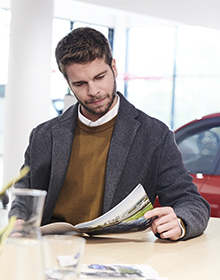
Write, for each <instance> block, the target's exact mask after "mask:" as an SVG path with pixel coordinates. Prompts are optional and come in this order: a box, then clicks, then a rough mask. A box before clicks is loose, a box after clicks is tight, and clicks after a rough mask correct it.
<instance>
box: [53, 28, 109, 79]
mask: <svg viewBox="0 0 220 280" xmlns="http://www.w3.org/2000/svg"><path fill="white" fill-rule="evenodd" d="M55 56H56V61H57V64H58V67H59V70H60V71H61V72H62V73H63V75H64V76H65V77H66V79H68V77H67V75H66V71H65V67H66V66H68V65H70V64H72V63H87V62H91V61H93V60H95V59H96V58H100V59H102V58H103V59H104V60H105V62H106V63H107V64H108V65H109V66H110V67H111V63H112V51H111V47H110V44H109V42H108V40H107V38H106V37H105V36H104V35H103V34H102V33H101V32H99V31H97V30H95V29H93V28H90V27H80V28H77V29H74V30H72V31H71V32H70V33H69V34H67V35H66V36H65V37H64V38H63V39H61V40H60V41H59V43H58V44H57V47H56V50H55Z"/></svg>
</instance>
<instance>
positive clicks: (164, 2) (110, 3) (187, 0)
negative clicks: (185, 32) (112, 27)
mask: <svg viewBox="0 0 220 280" xmlns="http://www.w3.org/2000/svg"><path fill="white" fill-rule="evenodd" d="M77 2H86V3H90V4H95V5H99V6H104V7H109V8H114V9H119V10H123V11H127V12H133V13H138V14H141V15H146V16H152V17H157V18H161V19H167V20H173V21H177V22H183V23H186V24H193V25H202V26H206V27H210V28H216V29H220V0H77Z"/></svg>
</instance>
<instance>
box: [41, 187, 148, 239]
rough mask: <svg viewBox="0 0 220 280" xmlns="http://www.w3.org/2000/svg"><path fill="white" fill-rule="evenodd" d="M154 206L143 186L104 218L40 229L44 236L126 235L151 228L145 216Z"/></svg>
mask: <svg viewBox="0 0 220 280" xmlns="http://www.w3.org/2000/svg"><path fill="white" fill-rule="evenodd" d="M151 209H153V206H152V204H151V202H150V200H149V198H148V196H147V194H146V192H145V190H144V188H143V186H142V185H141V184H138V185H137V187H136V188H135V189H134V190H133V191H132V192H131V193H130V194H129V195H128V196H127V197H126V198H125V199H124V200H122V201H121V202H120V203H119V204H118V205H116V206H115V207H114V208H112V209H111V210H109V211H108V212H107V213H105V214H103V215H102V216H100V217H98V218H96V219H94V220H91V221H88V222H84V223H80V224H77V225H75V226H73V225H71V224H69V223H65V222H57V223H51V224H48V225H45V226H42V227H40V230H41V233H42V235H46V234H68V233H69V234H83V233H87V234H89V235H97V234H109V233H125V232H134V231H141V230H145V229H147V228H149V227H150V226H151V223H152V218H151V219H148V220H146V219H145V218H144V214H145V213H146V212H147V211H149V210H151Z"/></svg>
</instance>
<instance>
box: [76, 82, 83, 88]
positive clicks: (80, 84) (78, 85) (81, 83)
mask: <svg viewBox="0 0 220 280" xmlns="http://www.w3.org/2000/svg"><path fill="white" fill-rule="evenodd" d="M84 84H85V83H84V82H80V83H76V84H75V86H76V87H81V86H82V85H84Z"/></svg>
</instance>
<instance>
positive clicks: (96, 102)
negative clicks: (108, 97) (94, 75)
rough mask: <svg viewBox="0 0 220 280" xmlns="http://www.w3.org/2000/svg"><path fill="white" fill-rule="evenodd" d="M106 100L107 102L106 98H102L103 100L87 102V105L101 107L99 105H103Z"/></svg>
mask: <svg viewBox="0 0 220 280" xmlns="http://www.w3.org/2000/svg"><path fill="white" fill-rule="evenodd" d="M104 100H105V97H104V98H102V99H96V100H91V101H89V102H86V103H87V104H91V105H99V104H101V103H102V102H103V101H104Z"/></svg>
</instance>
